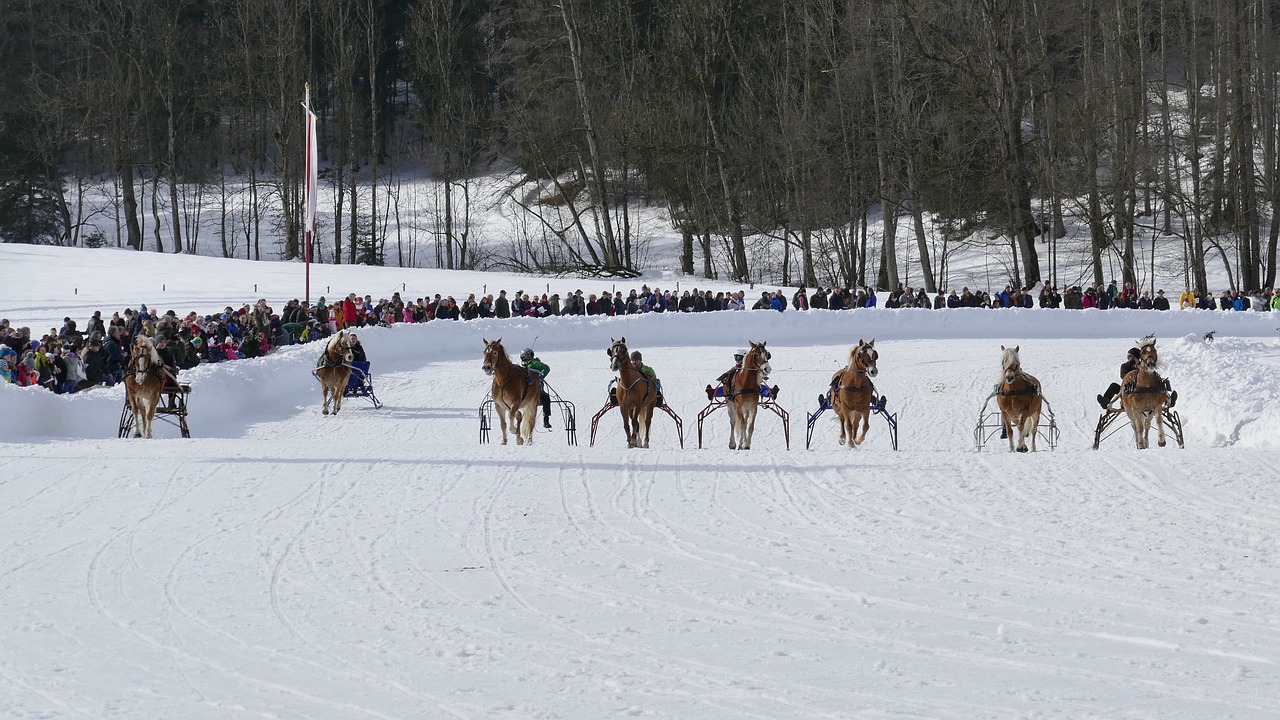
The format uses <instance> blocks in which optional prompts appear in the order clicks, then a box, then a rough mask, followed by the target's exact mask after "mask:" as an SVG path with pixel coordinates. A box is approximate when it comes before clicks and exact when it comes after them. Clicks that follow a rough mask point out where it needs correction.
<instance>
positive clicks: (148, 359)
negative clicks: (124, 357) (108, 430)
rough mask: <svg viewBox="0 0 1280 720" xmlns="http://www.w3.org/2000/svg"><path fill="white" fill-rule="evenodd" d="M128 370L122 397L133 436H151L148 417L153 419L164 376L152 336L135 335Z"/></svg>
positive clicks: (162, 366) (158, 402) (162, 365)
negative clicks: (131, 414)
mask: <svg viewBox="0 0 1280 720" xmlns="http://www.w3.org/2000/svg"><path fill="white" fill-rule="evenodd" d="M128 370H129V372H128V374H127V375H126V376H125V379H124V398H125V402H127V403H129V409H130V410H131V411H133V418H134V426H133V436H134V437H144V438H150V437H151V421H152V420H155V417H156V408H158V407H159V406H160V391H161V389H163V388H164V376H165V369H164V363H163V362H162V361H161V360H160V353H158V352H156V346H155V345H154V344H153V343H152V342H151V338H149V337H147V336H146V335H141V334H140V335H138V336H137V337H136V338H134V340H133V353H132V354H131V356H130V357H129V367H128Z"/></svg>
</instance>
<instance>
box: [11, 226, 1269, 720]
mask: <svg viewBox="0 0 1280 720" xmlns="http://www.w3.org/2000/svg"><path fill="white" fill-rule="evenodd" d="M59 252H60V253H62V254H60V255H58V257H59V258H62V262H61V263H60V269H59V270H57V271H53V272H51V271H50V270H49V269H48V262H47V261H46V262H41V261H40V257H39V253H38V252H37V253H35V254H32V249H29V248H20V249H13V248H12V246H0V263H3V265H4V267H6V268H10V270H6V275H7V278H6V283H5V284H4V285H3V286H2V287H0V315H3V316H5V317H8V318H9V319H11V320H12V321H14V323H15V324H17V325H24V324H25V325H30V326H32V328H33V329H34V330H37V331H38V332H39V331H43V329H44V328H45V327H46V326H47V325H49V323H52V324H53V325H57V324H59V323H60V321H61V318H62V316H63V315H71V316H72V317H74V318H76V319H77V320H78V321H80V322H81V323H83V322H84V320H85V319H86V318H87V317H88V315H89V312H90V311H91V310H93V309H103V310H104V311H106V312H107V313H108V314H109V313H110V311H112V310H115V309H120V308H123V307H125V306H134V307H136V306H137V304H139V303H146V304H147V305H148V306H149V307H161V308H164V309H168V308H169V307H173V308H174V309H175V310H178V311H179V312H185V311H186V310H188V309H197V310H201V311H202V312H204V311H209V312H211V311H213V310H218V309H220V308H221V307H222V306H223V305H225V304H227V303H229V302H234V303H236V304H238V303H241V302H249V301H252V300H255V299H256V298H257V297H259V296H260V297H266V298H267V299H268V300H269V301H270V302H271V303H272V304H274V305H276V306H277V307H280V306H282V305H283V301H284V300H285V299H288V298H290V297H295V296H300V295H301V267H300V266H297V265H286V264H280V263H270V264H268V263H261V264H260V263H247V262H236V261H219V260H214V259H209V258H189V257H177V258H175V257H164V256H155V255H153V254H143V255H139V254H132V253H124V252H116V251H96V252H91V251H66V250H62V251H59ZM23 263H26V264H25V265H24V264H23ZM319 272H320V273H321V276H320V278H319V279H316V280H313V287H315V283H317V282H320V283H324V284H327V285H329V286H331V287H332V288H333V289H332V294H333V295H345V294H346V293H347V292H352V291H359V292H361V293H362V294H363V293H365V292H369V293H371V294H373V295H374V296H375V299H376V297H378V296H379V294H382V295H389V294H390V292H391V291H392V290H397V289H400V283H402V282H403V283H405V290H404V292H405V293H407V294H408V295H409V296H413V297H416V296H418V295H421V294H422V293H425V292H431V293H434V292H444V293H446V294H454V295H455V296H457V295H458V294H459V293H461V294H462V295H463V296H465V293H466V292H467V291H469V290H479V289H480V284H481V283H488V284H489V285H490V288H491V290H492V289H493V288H495V287H498V286H499V285H495V283H501V286H502V287H507V288H509V289H515V288H516V287H518V286H521V285H524V286H530V287H531V286H532V283H534V282H538V283H542V284H543V285H546V284H548V283H549V284H551V285H552V286H553V289H554V288H555V287H556V283H557V281H554V280H551V281H544V280H531V279H529V278H511V277H507V278H503V277H501V276H494V275H491V274H485V275H478V276H474V277H471V276H465V275H459V274H447V273H440V272H432V271H407V270H391V269H378V268H351V267H342V268H333V267H325V268H321V269H319ZM161 282H164V285H165V287H164V290H163V291H161V290H160V289H159V284H160V283H161ZM559 282H560V283H561V284H560V285H559V288H560V291H561V292H562V293H563V292H564V291H565V289H568V290H572V289H576V288H577V287H582V289H583V290H584V291H586V292H595V291H598V290H601V289H609V288H610V284H604V283H600V284H596V287H593V288H589V287H588V285H592V283H588V282H583V281H568V280H566V281H559ZM640 282H649V284H650V285H653V284H655V282H656V283H657V284H659V285H660V286H664V287H665V286H666V285H667V284H670V285H672V286H674V281H671V282H670V283H668V282H667V279H664V278H646V279H645V280H641V281H636V284H637V285H638V284H639V283H640ZM254 285H256V286H257V290H256V291H254V290H252V289H251V288H252V286H254ZM682 286H683V283H682ZM620 287H629V285H627V286H622V285H620ZM710 287H712V289H720V288H718V287H716V286H714V285H713V286H710ZM70 288H78V289H79V291H78V294H74V293H72V292H70V291H69V290H70ZM723 288H724V289H727V288H728V286H723ZM526 289H528V287H526ZM313 294H315V293H314V291H313ZM749 294H750V293H749ZM1277 325H1280V317H1277V316H1274V315H1271V314H1269V313H1257V314H1255V313H1201V312H1169V313H1155V312H1150V311H1109V312H1098V311H1084V312H1067V311H1039V310H1027V311H1023V310H1009V311H982V310H966V311H942V312H930V311H917V310H909V311H884V310H872V311H857V312H842V313H827V312H814V313H792V312H789V313H785V314H781V315H780V314H777V313H773V312H746V313H732V314H731V313H714V314H706V315H697V316H689V315H685V316H675V315H666V316H644V317H632V318H617V319H590V320H588V319H585V318H583V319H577V318H575V319H568V318H556V319H551V320H543V321H535V322H529V321H521V320H510V321H477V322H470V323H446V322H434V323H428V324H425V325H418V326H401V327H395V328H391V329H369V330H366V331H364V332H362V333H361V337H362V339H363V340H364V344H365V346H366V348H367V350H368V352H369V355H370V359H371V360H372V361H373V368H374V374H375V385H376V389H377V393H378V395H379V397H380V398H381V400H382V401H383V402H384V404H385V405H384V407H383V408H381V409H377V410H375V409H374V408H373V407H372V406H371V405H369V404H368V403H367V402H365V401H363V400H359V399H349V400H348V401H347V404H346V405H345V406H344V408H343V411H342V414H340V415H338V416H337V417H324V416H322V415H321V414H320V411H319V404H320V391H319V386H318V384H317V383H316V382H315V381H314V379H313V378H312V377H311V375H310V372H309V370H310V368H311V367H312V366H313V363H314V361H315V358H316V356H317V354H318V348H316V347H314V346H304V347H295V348H287V349H284V350H283V351H281V352H279V353H277V354H274V355H272V356H271V357H267V358H262V359H258V360H248V361H239V362H234V363H224V364H219V365H214V366H206V367H201V368H198V369H196V370H194V371H191V372H189V373H186V374H185V375H184V380H185V381H188V382H190V383H191V384H192V385H193V386H194V388H195V389H194V392H193V395H192V397H191V401H190V403H191V418H190V423H191V429H192V433H193V436H194V437H193V439H191V440H182V439H180V438H178V433H177V430H176V429H175V428H172V427H170V426H167V425H162V424H160V423H157V430H156V432H157V438H158V439H156V440H153V441H144V440H117V439H115V437H114V436H115V431H116V425H117V422H118V418H119V414H120V406H121V403H122V398H123V392H122V391H121V390H119V389H98V390H94V391H91V392H87V393H84V394H80V395H76V396H71V397H57V396H53V395H51V394H48V393H46V392H44V391H42V390H34V389H17V388H14V387H12V386H8V385H0V417H3V418H4V422H5V430H4V433H3V434H2V435H0V439H3V440H4V441H5V442H0V717H2V718H23V719H28V718H157V719H161V718H163V719H168V718H184V719H187V718H211V719H212V718H326V719H333V720H348V719H352V718H383V719H385V718H481V717H492V718H583V719H594V718H607V717H633V716H634V717H659V718H851V717H859V718H861V717H870V718H876V717H911V718H954V719H956V720H971V719H974V718H1107V719H1114V718H1273V717H1280V711H1278V710H1277V709H1276V708H1277V707H1280V569H1278V568H1277V565H1276V563H1277V558H1276V550H1277V548H1276V538H1277V537H1278V536H1280V500H1277V493H1276V492H1275V487H1276V477H1275V476H1276V473H1277V472H1278V470H1277V468H1278V467H1280V430H1278V428H1280V410H1278V409H1277V408H1278V407H1280V402H1278V401H1280V379H1278V377H1280V372H1278V371H1280V340H1277V334H1278V333H1277V329H1276V326H1277ZM1211 330H1212V331H1215V332H1216V336H1215V340H1214V341H1213V342H1205V341H1204V340H1203V335H1204V333H1206V332H1208V331H1211ZM1152 332H1154V333H1156V334H1157V335H1158V337H1159V338H1160V341H1159V344H1160V349H1161V351H1162V353H1161V354H1162V357H1163V359H1164V360H1165V362H1166V364H1167V368H1166V374H1167V375H1168V376H1169V377H1171V378H1172V380H1173V382H1174V385H1175V387H1176V388H1177V389H1178V391H1179V396H1180V397H1179V402H1178V410H1179V411H1180V413H1181V415H1182V418H1183V421H1184V423H1185V427H1186V449H1185V450H1179V449H1178V448H1176V447H1175V446H1174V445H1173V444H1172V443H1171V444H1170V446H1169V447H1166V448H1154V447H1153V448H1152V449H1151V450H1147V451H1141V452H1139V451H1137V450H1135V449H1133V444H1132V442H1131V439H1130V436H1129V435H1127V434H1126V433H1127V431H1122V432H1120V433H1118V434H1116V435H1115V436H1113V437H1111V438H1110V439H1108V440H1107V441H1105V442H1104V443H1103V445H1102V447H1101V449H1099V450H1097V451H1095V450H1092V449H1091V448H1090V445H1091V444H1092V439H1093V427H1094V424H1095V423H1096V421H1097V416H1098V407H1097V404H1096V402H1095V401H1094V399H1093V398H1094V395H1096V394H1097V393H1098V392H1101V391H1102V390H1103V389H1104V388H1105V386H1106V384H1107V383H1109V382H1111V381H1112V380H1113V379H1114V377H1115V375H1116V372H1117V368H1118V366H1119V364H1120V362H1121V361H1122V360H1123V358H1124V352H1125V350H1127V349H1128V347H1130V346H1131V345H1132V344H1133V343H1134V340H1135V339H1136V338H1138V337H1141V336H1143V335H1147V334H1148V333H1152ZM623 335H625V336H626V337H627V339H628V341H629V342H630V344H631V346H632V347H633V348H636V349H641V350H643V351H644V353H645V359H646V361H647V362H648V363H649V364H650V365H652V366H654V368H655V369H656V370H657V371H658V373H659V374H660V376H661V377H662V378H663V382H664V385H665V389H666V394H667V397H668V399H669V401H670V403H671V405H672V406H673V407H674V408H675V410H676V411H677V412H678V413H679V414H680V415H681V416H682V417H683V419H684V424H685V435H686V437H685V445H686V447H685V449H680V447H679V438H678V437H677V435H676V433H675V430H674V426H673V424H672V423H671V421H670V420H669V419H667V418H666V417H665V416H661V415H660V416H658V417H657V418H656V419H655V421H654V426H653V427H654V432H653V448H652V449H650V450H627V449H625V441H624V440H623V437H622V432H621V421H620V419H619V417H618V415H617V413H616V412H615V413H613V414H610V415H607V416H606V417H605V418H604V420H603V421H602V424H601V426H600V433H599V436H598V438H597V441H596V444H595V446H594V447H590V446H588V437H589V433H590V428H589V424H590V419H591V415H592V414H593V413H594V412H595V411H596V410H598V409H599V408H600V406H601V404H602V403H603V401H604V396H605V388H606V386H607V383H608V380H609V378H610V376H611V373H610V372H609V370H608V361H607V358H606V357H605V349H606V347H607V345H608V341H609V338H610V337H619V336H623ZM499 336H500V337H502V338H503V339H504V342H505V344H506V346H507V347H508V349H510V350H511V352H512V354H513V355H514V354H515V353H518V352H519V350H520V348H522V347H524V346H526V345H534V346H535V347H536V348H537V349H538V354H539V356H540V357H542V358H543V359H544V360H545V361H547V362H548V363H549V364H550V365H551V366H552V368H553V369H552V373H551V376H550V378H549V381H550V382H551V384H552V385H553V386H554V387H555V388H556V389H557V390H558V391H559V392H560V394H561V395H563V396H564V397H565V398H566V399H567V400H570V401H572V402H574V403H575V404H576V406H577V419H578V425H579V445H578V446H576V447H573V446H569V445H568V444H567V442H566V438H565V433H564V431H563V428H562V424H561V422H560V420H559V417H556V419H555V428H554V429H553V430H552V431H549V432H548V431H540V432H539V433H538V434H537V435H536V436H535V443H534V445H533V446H532V447H517V446H515V445H514V444H512V445H508V446H505V447H503V446H501V445H498V444H497V443H496V439H497V438H496V435H497V429H496V428H495V431H494V432H495V442H494V443H491V444H487V445H482V444H480V443H479V442H478V441H477V440H478V430H479V425H478V421H477V414H476V408H477V406H478V405H479V404H480V402H481V400H482V399H483V398H484V395H485V392H486V390H487V387H488V378H487V377H486V376H485V375H483V374H482V372H481V371H480V355H481V347H482V344H481V338H489V339H493V338H494V337H499ZM871 337H875V338H877V343H876V344H877V348H878V349H879V350H880V376H879V378H877V381H876V382H877V386H878V387H879V389H880V390H881V392H883V393H884V394H885V395H886V396H887V397H888V398H889V402H890V408H891V410H894V411H896V412H897V413H898V414H899V418H900V423H901V428H900V429H901V437H900V441H901V442H900V446H901V449H900V450H899V451H897V452H894V451H893V450H892V449H891V448H890V445H889V441H888V434H887V429H886V425H885V423H884V422H883V421H882V420H881V419H879V418H878V417H877V418H875V419H874V420H873V424H872V426H871V432H870V435H869V440H868V443H867V445H866V446H865V447H864V448H861V449H859V450H848V449H842V448H838V447H837V446H836V436H837V434H838V430H837V427H836V423H835V420H834V419H832V416H831V414H827V415H824V416H823V417H822V418H821V419H820V420H819V423H818V426H817V429H816V432H815V436H814V442H813V448H812V449H808V450H806V449H805V443H804V429H805V422H804V421H805V414H806V412H807V411H812V410H813V409H814V407H815V404H816V397H817V395H818V394H819V393H820V392H821V391H823V389H824V386H825V384H826V382H827V379H828V378H829V377H830V375H831V373H832V372H833V371H834V370H835V369H836V368H837V367H838V366H839V365H842V364H843V363H844V361H845V359H846V357H847V354H848V350H849V347H850V345H851V344H853V343H855V342H856V341H857V340H858V339H859V338H868V339H869V338H871ZM748 339H750V340H767V341H768V342H769V348H770V349H771V350H772V352H773V361H772V364H773V367H774V375H773V377H772V378H771V382H774V383H777V384H778V385H779V386H781V388H782V393H781V397H780V404H781V405H782V406H784V407H785V408H786V409H788V410H789V411H790V414H791V427H790V431H791V449H790V450H789V451H788V450H787V449H786V447H785V439H784V435H783V428H782V425H781V422H780V421H779V420H778V419H777V418H776V417H774V416H772V415H768V414H762V415H761V416H760V420H759V422H758V425H757V435H756V438H755V441H754V443H753V449H752V450H751V451H749V452H731V451H729V450H728V448H727V438H728V420H727V418H726V417H725V416H724V415H723V413H719V414H716V415H713V416H712V417H711V418H710V419H709V420H708V422H707V424H706V426H705V434H706V436H705V438H704V439H705V441H706V442H705V444H706V447H705V448H704V449H701V450H699V449H697V427H696V418H697V415H698V412H699V411H700V410H701V409H702V408H703V407H704V406H705V405H706V400H705V395H703V393H702V387H703V386H704V385H706V384H707V383H708V382H710V381H711V380H712V379H713V378H714V377H715V376H716V375H718V374H719V373H720V372H722V371H723V370H724V369H726V368H727V367H728V365H729V364H730V363H731V362H732V357H731V356H732V353H733V350H734V349H735V348H737V347H740V346H742V345H744V344H745V343H746V341H747V340H748ZM1001 344H1005V345H1020V346H1021V348H1022V351H1021V354H1022V359H1023V362H1024V365H1025V366H1026V369H1027V370H1028V371H1029V372H1031V373H1033V374H1035V375H1037V376H1039V377H1040V379H1041V380H1042V381H1043V383H1044V390H1045V394H1046V396H1047V398H1048V399H1049V400H1050V402H1051V403H1052V408H1053V410H1054V412H1055V417H1056V420H1057V424H1058V426H1059V428H1060V429H1061V433H1062V434H1061V442H1060V444H1059V446H1058V448H1057V449H1056V450H1054V451H1052V452H1049V451H1045V450H1043V448H1042V451H1041V452H1038V453H1035V454H1030V455H1018V454H1010V453H1008V452H1007V451H1006V450H1005V449H1004V448H1003V447H1001V446H1000V444H999V443H1000V441H999V440H998V439H997V440H994V441H993V444H992V446H990V447H989V448H987V449H985V450H983V451H981V452H978V451H976V450H975V448H974V442H973V428H974V424H975V421H976V420H977V413H978V410H979V408H980V407H981V405H982V402H983V400H984V398H985V397H986V396H987V394H988V393H989V392H990V388H991V385H992V384H993V382H994V380H995V376H996V373H997V371H998V364H999V347H1000V345H1001Z"/></svg>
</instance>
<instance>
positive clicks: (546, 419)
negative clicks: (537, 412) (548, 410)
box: [542, 415, 551, 430]
mask: <svg viewBox="0 0 1280 720" xmlns="http://www.w3.org/2000/svg"><path fill="white" fill-rule="evenodd" d="M542 427H544V428H546V429H548V430H550V429H551V416H550V415H543V416H542Z"/></svg>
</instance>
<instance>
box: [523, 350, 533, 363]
mask: <svg viewBox="0 0 1280 720" xmlns="http://www.w3.org/2000/svg"><path fill="white" fill-rule="evenodd" d="M532 359H533V348H525V349H523V350H521V351H520V362H529V361H530V360H532Z"/></svg>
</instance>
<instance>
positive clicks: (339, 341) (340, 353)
mask: <svg viewBox="0 0 1280 720" xmlns="http://www.w3.org/2000/svg"><path fill="white" fill-rule="evenodd" d="M354 337H355V336H354V335H352V334H350V333H348V332H347V331H346V330H339V331H338V334H337V335H334V336H333V337H331V338H329V344H328V345H326V346H325V349H324V352H325V355H326V357H327V358H328V359H329V362H330V363H332V364H338V363H340V362H341V363H345V364H347V365H350V364H351V344H352V342H351V341H352V338H354Z"/></svg>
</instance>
